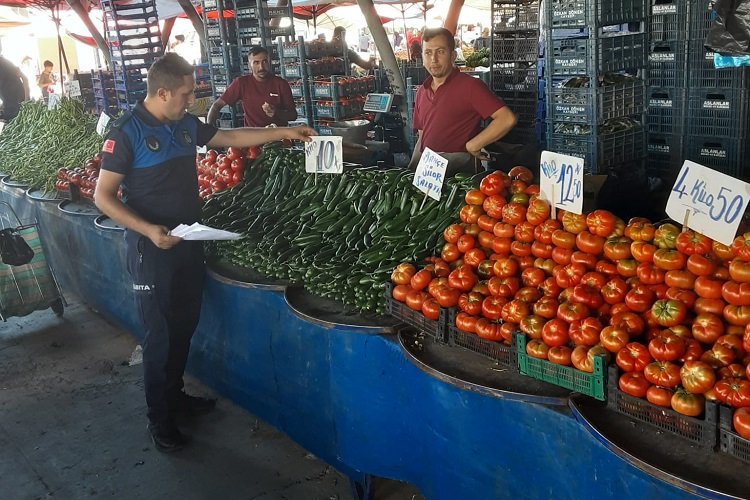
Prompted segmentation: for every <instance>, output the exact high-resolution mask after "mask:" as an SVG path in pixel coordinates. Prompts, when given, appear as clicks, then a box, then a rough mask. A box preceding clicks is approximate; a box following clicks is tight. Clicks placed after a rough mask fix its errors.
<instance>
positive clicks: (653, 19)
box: [646, 0, 688, 186]
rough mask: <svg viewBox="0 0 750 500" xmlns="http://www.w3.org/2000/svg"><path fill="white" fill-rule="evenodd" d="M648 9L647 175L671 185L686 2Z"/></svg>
mask: <svg viewBox="0 0 750 500" xmlns="http://www.w3.org/2000/svg"><path fill="white" fill-rule="evenodd" d="M650 10H651V15H650V17H649V37H650V41H649V42H650V43H649V55H648V90H647V96H648V101H647V118H646V122H647V126H648V139H647V142H648V146H647V151H648V162H647V172H648V175H649V177H658V178H661V179H663V180H664V181H665V184H666V185H669V186H671V185H672V184H673V182H674V178H675V177H676V175H677V172H679V169H680V166H681V165H682V161H683V140H684V134H685V118H686V116H685V99H686V96H687V39H688V29H687V26H688V3H687V2H686V1H685V0H659V1H658V2H657V1H656V0H650Z"/></svg>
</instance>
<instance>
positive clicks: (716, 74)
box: [687, 39, 750, 90]
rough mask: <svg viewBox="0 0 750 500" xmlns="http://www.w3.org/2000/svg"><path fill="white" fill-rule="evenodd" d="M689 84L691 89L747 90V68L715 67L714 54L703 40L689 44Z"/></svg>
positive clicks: (749, 80) (691, 41) (692, 41)
mask: <svg viewBox="0 0 750 500" xmlns="http://www.w3.org/2000/svg"><path fill="white" fill-rule="evenodd" d="M688 53H689V57H688V69H687V73H688V84H689V86H690V87H702V88H716V89H731V90H746V89H748V82H750V79H748V72H747V68H745V67H743V68H721V69H716V66H714V52H713V51H712V50H708V49H706V47H705V46H704V45H703V39H701V40H690V41H689V42H688Z"/></svg>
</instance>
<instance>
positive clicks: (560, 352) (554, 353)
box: [547, 345, 573, 366]
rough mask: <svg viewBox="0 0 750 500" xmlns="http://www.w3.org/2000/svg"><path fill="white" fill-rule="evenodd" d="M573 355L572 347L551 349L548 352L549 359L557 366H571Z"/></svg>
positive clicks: (562, 346)
mask: <svg viewBox="0 0 750 500" xmlns="http://www.w3.org/2000/svg"><path fill="white" fill-rule="evenodd" d="M572 353H573V350H572V349H571V348H570V347H567V346H564V345H561V346H557V347H553V348H551V349H550V350H549V351H548V352H547V359H548V360H549V361H550V362H551V363H555V364H556V365H562V366H570V364H571V360H570V357H571V355H572Z"/></svg>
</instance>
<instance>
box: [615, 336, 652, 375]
mask: <svg viewBox="0 0 750 500" xmlns="http://www.w3.org/2000/svg"><path fill="white" fill-rule="evenodd" d="M652 361H653V358H652V357H651V354H650V353H649V352H648V349H647V348H646V346H645V345H643V344H641V343H639V342H630V343H629V344H627V345H625V347H623V348H622V349H620V350H619V351H618V352H617V357H616V358H615V362H616V363H617V366H619V367H620V369H621V370H623V371H625V372H642V371H643V370H645V369H646V366H648V364H649V363H651V362H652Z"/></svg>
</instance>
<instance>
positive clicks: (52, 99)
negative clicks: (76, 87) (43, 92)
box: [47, 94, 60, 110]
mask: <svg viewBox="0 0 750 500" xmlns="http://www.w3.org/2000/svg"><path fill="white" fill-rule="evenodd" d="M58 104H60V94H50V95H49V97H47V109H49V110H52V109H55V108H56V107H57V105H58Z"/></svg>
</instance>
